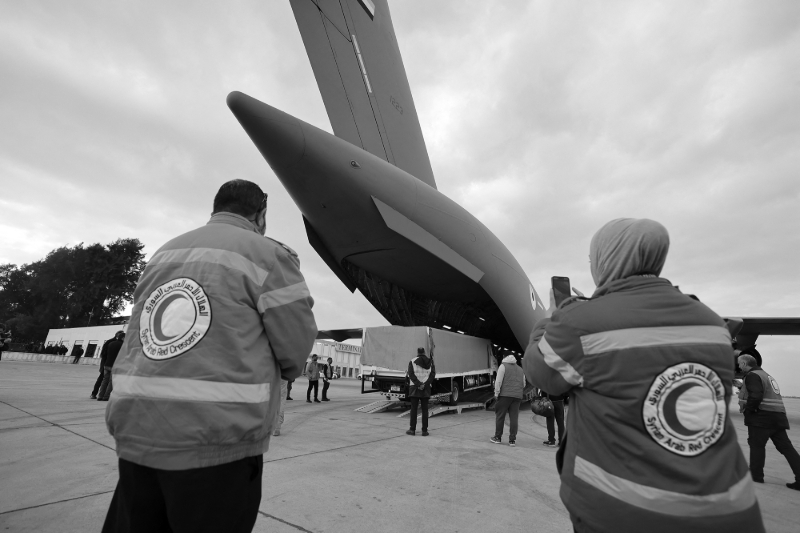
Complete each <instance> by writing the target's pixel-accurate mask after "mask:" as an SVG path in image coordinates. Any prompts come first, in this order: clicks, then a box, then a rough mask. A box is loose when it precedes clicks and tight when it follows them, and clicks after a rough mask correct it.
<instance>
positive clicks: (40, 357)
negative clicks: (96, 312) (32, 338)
mask: <svg viewBox="0 0 800 533" xmlns="http://www.w3.org/2000/svg"><path fill="white" fill-rule="evenodd" d="M3 361H30V362H32V363H63V364H68V363H72V362H73V361H75V358H74V357H72V356H69V355H53V354H49V353H29V352H5V351H4V352H3ZM78 364H79V365H95V366H97V365H99V364H100V359H99V358H92V357H81V358H80V361H78Z"/></svg>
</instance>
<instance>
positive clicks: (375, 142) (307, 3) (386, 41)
mask: <svg viewBox="0 0 800 533" xmlns="http://www.w3.org/2000/svg"><path fill="white" fill-rule="evenodd" d="M291 4H292V10H293V11H294V16H295V19H296V20H297V26H298V28H299V29H300V34H301V36H302V37H303V43H304V44H305V47H306V52H307V53H308V58H309V59H310V61H311V68H312V69H313V70H314V76H315V77H316V79H317V85H318V86H319V91H320V93H322V101H323V102H324V103H325V110H326V111H327V112H328V117H329V118H330V121H331V126H333V132H334V134H335V135H336V136H337V137H339V138H340V139H344V140H346V141H347V142H349V143H351V144H354V145H356V146H358V147H359V148H363V149H364V150H366V151H367V152H370V153H371V154H373V155H376V156H378V157H380V158H381V159H383V160H385V161H388V162H389V163H391V164H393V165H395V166H396V167H398V168H401V169H402V170H405V171H406V172H408V173H409V174H411V175H412V176H414V177H416V178H417V179H419V180H420V181H423V182H425V183H427V184H428V185H430V186H431V187H433V188H436V181H435V180H434V177H433V170H432V168H431V162H430V158H429V157H428V150H427V149H426V148H425V139H423V137H422V129H421V128H420V124H419V118H418V117H417V110H416V107H415V106H414V99H413V98H412V96H411V88H410V87H409V85H408V78H407V77H406V71H405V68H404V67H403V58H402V57H401V56H400V48H399V46H398V44H397V38H396V37H395V34H394V26H393V24H392V17H391V14H390V13H389V6H388V4H387V2H386V0H291Z"/></svg>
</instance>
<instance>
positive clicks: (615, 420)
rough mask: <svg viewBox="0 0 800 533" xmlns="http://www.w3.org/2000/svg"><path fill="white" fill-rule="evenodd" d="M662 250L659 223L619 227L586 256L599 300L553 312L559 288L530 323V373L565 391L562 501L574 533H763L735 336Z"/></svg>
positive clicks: (615, 223) (571, 302) (598, 237)
mask: <svg viewBox="0 0 800 533" xmlns="http://www.w3.org/2000/svg"><path fill="white" fill-rule="evenodd" d="M668 250H669V234H668V233H667V230H666V228H664V226H662V225H661V224H659V223H658V222H655V221H652V220H648V219H625V218H623V219H616V220H612V221H611V222H609V223H607V224H606V225H604V226H603V227H602V228H600V230H599V231H598V232H597V233H596V234H595V235H594V236H593V237H592V240H591V244H590V247H589V258H590V264H591V273H592V277H593V279H594V281H595V283H596V284H597V289H596V290H595V292H594V294H593V295H592V297H591V298H588V299H587V298H582V297H574V298H569V299H567V300H565V301H564V302H562V303H561V305H560V306H559V307H558V308H557V309H555V310H553V308H554V305H553V303H552V301H553V295H552V293H551V306H550V311H553V312H552V316H550V317H549V318H544V319H542V320H540V321H539V322H538V323H537V324H536V325H535V326H534V329H533V332H532V333H531V340H530V343H529V344H528V347H527V349H526V351H525V358H524V359H523V368H524V370H525V374H526V376H527V377H528V379H529V380H531V382H532V383H533V384H534V385H535V386H537V387H539V388H541V389H544V390H545V391H546V392H548V393H549V394H554V395H561V394H569V402H570V415H569V418H568V419H567V431H566V433H565V435H564V437H563V438H562V440H561V446H560V448H559V450H558V453H557V454H556V466H557V468H558V472H559V474H560V475H561V499H562V501H563V502H564V506H565V507H566V508H567V511H569V514H570V518H571V520H572V523H573V527H574V529H575V531H577V532H579V533H583V532H596V531H597V532H614V533H635V532H640V531H647V532H648V533H662V532H663V533H668V532H669V533H674V532H675V531H680V532H681V533H693V532H704V533H716V532H719V533H723V532H724V533H727V532H729V531H747V532H748V533H750V532H755V533H760V532H763V531H764V524H763V521H762V518H761V511H760V509H759V506H758V502H757V500H756V496H755V485H754V484H753V481H752V479H751V478H750V473H749V472H748V469H747V462H746V461H745V459H744V455H743V454H742V450H741V448H740V446H739V443H738V440H737V437H736V431H735V429H734V426H733V421H732V420H731V419H730V417H729V416H728V409H727V406H728V403H729V401H730V398H731V386H732V382H733V377H734V376H733V373H734V370H733V366H734V365H732V364H731V360H732V359H733V348H732V346H731V335H730V332H729V331H728V328H727V327H726V326H725V322H724V321H723V320H722V318H720V317H719V316H718V315H717V314H716V313H714V312H713V311H712V310H711V309H709V308H708V307H706V306H705V305H704V304H703V303H701V302H699V301H696V300H693V299H692V298H690V297H688V296H687V295H685V294H683V293H681V292H680V291H679V290H678V289H677V288H676V287H673V286H672V284H671V283H670V282H669V281H668V280H666V279H664V278H661V277H659V276H660V274H661V270H662V269H663V267H664V263H665V261H666V257H667V251H668ZM548 314H550V312H549V311H548Z"/></svg>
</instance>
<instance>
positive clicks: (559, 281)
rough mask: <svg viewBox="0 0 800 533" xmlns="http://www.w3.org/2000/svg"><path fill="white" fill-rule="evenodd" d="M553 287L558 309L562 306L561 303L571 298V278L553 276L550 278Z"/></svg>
mask: <svg viewBox="0 0 800 533" xmlns="http://www.w3.org/2000/svg"><path fill="white" fill-rule="evenodd" d="M550 282H551V283H552V286H553V297H554V298H555V304H556V307H558V306H559V305H561V302H563V301H564V300H566V299H567V298H569V297H570V285H569V278H568V277H565V276H553V277H552V278H550Z"/></svg>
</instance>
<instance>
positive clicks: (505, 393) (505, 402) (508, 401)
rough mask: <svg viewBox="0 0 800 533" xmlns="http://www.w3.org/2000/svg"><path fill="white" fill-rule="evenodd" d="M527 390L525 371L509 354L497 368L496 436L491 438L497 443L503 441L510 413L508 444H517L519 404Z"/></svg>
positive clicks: (495, 391)
mask: <svg viewBox="0 0 800 533" xmlns="http://www.w3.org/2000/svg"><path fill="white" fill-rule="evenodd" d="M524 390H525V372H523V371H522V368H520V367H519V365H517V358H516V357H514V356H513V355H508V356H506V357H505V358H504V359H503V362H502V364H501V365H500V367H499V368H498V369H497V377H496V378H495V380H494V397H495V400H496V401H495V403H494V437H492V438H491V439H489V440H490V441H491V442H493V443H495V444H500V443H501V442H502V441H503V428H504V427H505V425H506V414H508V415H509V419H510V425H511V427H510V428H509V429H508V445H509V446H516V445H517V427H518V426H519V404H520V403H522V396H523V391H524Z"/></svg>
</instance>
